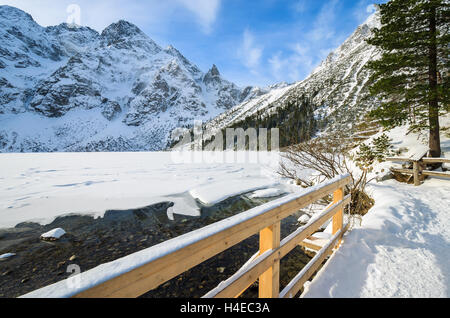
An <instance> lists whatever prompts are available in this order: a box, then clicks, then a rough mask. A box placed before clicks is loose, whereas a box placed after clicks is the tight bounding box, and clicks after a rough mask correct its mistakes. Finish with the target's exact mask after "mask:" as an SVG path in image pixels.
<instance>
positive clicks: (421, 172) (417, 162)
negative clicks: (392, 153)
mask: <svg viewBox="0 0 450 318" xmlns="http://www.w3.org/2000/svg"><path fill="white" fill-rule="evenodd" d="M426 154H427V153H426V152H425V153H420V154H419V155H416V156H414V157H411V158H400V157H396V158H386V161H393V162H412V163H413V169H397V168H391V171H392V172H398V173H402V174H410V175H413V176H414V185H415V186H419V185H420V181H421V179H422V178H423V176H433V177H441V178H450V173H447V172H439V171H430V170H425V169H424V167H426V165H427V164H433V163H450V159H449V158H426V157H425V156H426Z"/></svg>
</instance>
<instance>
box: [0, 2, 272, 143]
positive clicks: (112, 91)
mask: <svg viewBox="0 0 450 318" xmlns="http://www.w3.org/2000/svg"><path fill="white" fill-rule="evenodd" d="M266 92H267V91H266V90H259V89H257V88H253V87H246V88H240V87H238V86H236V85H235V84H233V83H231V82H229V81H227V80H225V79H224V78H223V77H222V76H221V75H220V72H219V70H218V69H217V67H216V66H213V67H212V68H211V69H210V70H209V71H208V72H207V73H206V74H205V73H203V72H202V71H201V70H200V69H199V68H198V67H197V66H196V65H194V64H193V63H191V62H190V61H188V60H187V59H186V58H185V57H184V56H183V55H182V54H181V53H180V52H179V51H177V50H176V49H175V48H174V47H171V46H169V47H168V48H166V49H164V48H161V47H160V46H159V45H158V44H156V43H155V42H154V41H153V40H152V39H150V38H149V37H148V36H147V35H146V34H144V33H143V32H142V31H141V30H140V29H139V28H138V27H136V26H135V25H133V24H131V23H129V22H126V21H119V22H117V23H114V24H112V25H110V26H109V27H107V28H106V29H105V30H104V31H103V32H102V33H101V34H99V33H98V32H96V31H95V30H92V29H90V28H87V27H79V26H71V25H67V24H61V25H58V26H52V27H46V28H45V27H42V26H40V25H38V24H37V23H36V22H35V21H34V20H33V18H32V17H31V16H30V15H29V14H27V13H25V12H23V11H21V10H19V9H16V8H14V7H10V6H0V152H47V151H141V150H160V149H163V148H165V147H166V146H167V142H168V137H169V135H170V132H171V131H172V130H173V129H174V128H176V127H182V126H189V125H192V124H193V121H194V119H200V120H204V121H206V120H209V119H211V118H214V117H215V116H217V115H219V114H221V113H223V112H224V111H226V110H228V109H230V108H231V107H233V106H235V105H237V104H239V103H241V102H243V101H246V100H248V99H249V98H252V97H255V96H258V95H261V94H264V93H266Z"/></svg>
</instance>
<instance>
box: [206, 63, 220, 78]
mask: <svg viewBox="0 0 450 318" xmlns="http://www.w3.org/2000/svg"><path fill="white" fill-rule="evenodd" d="M208 73H209V74H211V76H220V72H219V69H218V68H217V66H216V65H215V64H213V66H212V68H211V69H210V70H209V72H208Z"/></svg>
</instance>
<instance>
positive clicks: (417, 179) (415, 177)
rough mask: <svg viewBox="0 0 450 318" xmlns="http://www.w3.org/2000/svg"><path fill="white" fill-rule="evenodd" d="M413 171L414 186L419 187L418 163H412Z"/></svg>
mask: <svg viewBox="0 0 450 318" xmlns="http://www.w3.org/2000/svg"><path fill="white" fill-rule="evenodd" d="M413 171H414V186H416V187H417V186H420V179H419V174H420V171H419V162H418V161H414V163H413Z"/></svg>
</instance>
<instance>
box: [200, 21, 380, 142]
mask: <svg viewBox="0 0 450 318" xmlns="http://www.w3.org/2000/svg"><path fill="white" fill-rule="evenodd" d="M377 26H379V15H378V14H377V13H375V14H373V15H372V16H370V17H369V18H368V20H367V21H366V22H365V23H363V24H362V25H361V26H359V27H358V28H357V29H356V31H355V32H354V33H353V34H352V35H351V36H350V37H349V38H348V39H347V40H346V41H345V42H344V43H343V44H342V45H341V46H340V47H339V48H337V49H336V50H335V51H334V52H332V53H331V54H330V55H329V56H328V57H327V59H326V60H324V61H323V62H322V63H321V64H320V66H318V67H317V68H316V69H315V70H314V71H313V72H312V73H311V74H310V75H309V76H308V77H307V78H306V79H305V80H303V81H301V82H297V83H295V84H293V85H290V86H285V87H279V88H278V89H274V90H271V91H270V92H269V93H267V94H265V95H262V96H260V97H259V98H255V99H252V100H248V101H245V102H243V103H241V104H240V105H237V106H235V107H233V108H232V109H231V110H229V111H227V112H225V113H224V114H222V115H220V116H219V117H217V118H215V119H214V120H212V121H211V122H210V123H208V125H207V128H208V130H209V133H211V134H213V133H214V132H215V131H217V129H222V128H225V127H229V126H232V125H233V124H234V123H236V122H239V121H241V120H243V119H245V118H246V117H252V116H255V115H256V114H257V113H258V112H259V113H260V115H262V116H264V114H271V113H273V112H276V111H277V108H279V107H284V106H286V105H287V103H288V102H289V101H293V100H295V99H296V98H299V97H300V96H302V95H306V96H310V97H311V98H312V101H313V102H314V104H315V105H316V106H317V109H316V112H315V114H316V118H317V119H319V120H324V119H326V122H327V124H328V125H327V129H330V130H333V129H334V128H336V127H337V126H338V127H339V126H343V125H344V126H345V127H346V128H347V126H349V127H348V128H351V127H352V125H353V124H354V123H355V122H357V121H358V120H359V119H362V118H363V117H364V115H366V114H367V112H368V110H369V109H372V108H373V107H375V106H376V103H374V102H373V100H371V99H370V97H369V96H368V93H369V92H368V85H367V84H368V81H369V77H370V71H369V70H367V69H366V68H365V66H366V64H367V62H369V61H370V60H373V59H376V58H377V56H378V54H379V53H378V52H377V50H376V49H375V47H373V46H371V45H369V44H367V43H366V42H365V39H367V38H368V37H370V35H371V29H372V28H374V27H377Z"/></svg>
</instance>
